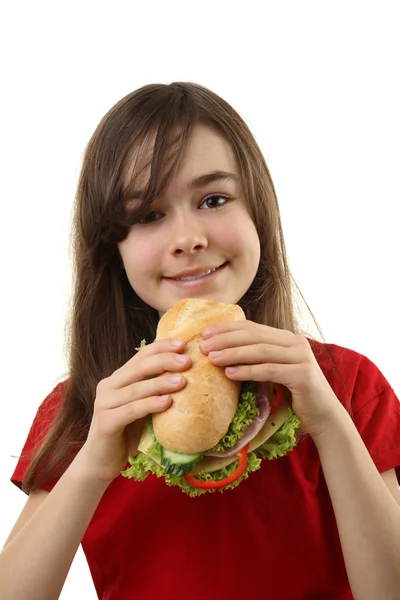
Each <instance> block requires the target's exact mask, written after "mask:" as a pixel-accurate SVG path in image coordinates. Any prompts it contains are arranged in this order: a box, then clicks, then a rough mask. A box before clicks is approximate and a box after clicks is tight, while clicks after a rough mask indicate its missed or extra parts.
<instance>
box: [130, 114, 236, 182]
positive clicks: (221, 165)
mask: <svg viewBox="0 0 400 600" xmlns="http://www.w3.org/2000/svg"><path fill="white" fill-rule="evenodd" d="M154 142H155V134H154V133H153V134H151V135H150V136H148V138H147V140H145V141H144V142H143V144H142V145H141V147H140V148H136V149H134V150H133V152H132V154H131V156H130V159H129V162H128V164H127V169H126V172H125V178H124V183H125V186H126V187H130V186H131V184H132V183H133V180H134V186H133V187H134V188H135V189H138V188H140V189H144V188H145V187H146V185H147V183H148V181H149V177H150V165H151V161H152V157H153V150H154ZM178 143H179V139H178V140H177V142H176V144H171V147H170V149H168V152H167V153H166V159H167V160H166V164H163V165H162V166H161V171H162V172H161V177H163V176H164V175H165V173H167V171H168V169H169V168H170V166H171V164H172V161H173V159H174V156H175V154H176V151H177V144H178ZM213 171H226V172H230V173H236V174H238V169H237V164H236V160H235V156H234V153H233V151H232V148H231V146H230V144H229V143H228V141H227V140H226V139H225V138H224V137H223V136H221V135H220V134H219V133H218V132H216V131H215V130H213V129H212V128H210V127H208V126H205V125H200V124H199V125H196V126H195V127H194V128H193V131H192V133H191V135H190V137H189V139H188V141H187V144H186V146H185V148H184V150H183V154H182V156H181V159H180V160H179V163H178V164H177V165H176V167H175V170H174V172H173V173H172V181H171V183H172V182H173V183H174V184H176V185H179V186H184V187H189V184H190V182H191V181H192V180H193V179H195V178H196V177H200V176H201V175H203V174H205V173H211V172H213Z"/></svg>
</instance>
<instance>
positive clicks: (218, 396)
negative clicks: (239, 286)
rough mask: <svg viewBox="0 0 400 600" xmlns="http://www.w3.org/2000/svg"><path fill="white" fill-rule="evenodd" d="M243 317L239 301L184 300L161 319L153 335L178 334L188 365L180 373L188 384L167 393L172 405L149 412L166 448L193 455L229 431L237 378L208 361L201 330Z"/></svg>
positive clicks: (160, 336)
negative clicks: (186, 368)
mask: <svg viewBox="0 0 400 600" xmlns="http://www.w3.org/2000/svg"><path fill="white" fill-rule="evenodd" d="M244 319H246V317H245V314H244V312H243V310H242V309H241V308H240V306H238V305H237V304H224V303H222V302H215V301H213V300H199V299H193V298H190V299H185V300H181V301H180V302H177V303H176V304H174V305H173V306H172V307H171V308H170V309H169V310H168V311H167V312H166V313H165V314H164V315H163V316H162V317H161V319H160V321H159V323H158V327H157V340H160V339H164V338H180V339H183V340H184V341H185V342H186V350H185V354H188V355H189V356H190V358H191V359H192V366H191V367H190V369H188V370H187V371H185V372H184V376H185V378H186V380H187V383H186V386H185V387H184V388H183V389H182V390H180V391H178V392H176V393H174V394H171V397H172V404H171V406H170V407H169V408H168V409H167V410H165V411H164V412H162V413H156V414H153V428H154V434H155V436H156V438H157V440H158V441H159V442H160V444H161V445H162V446H164V448H166V449H167V450H172V451H175V452H182V453H184V454H194V453H197V452H203V451H205V450H209V449H210V448H212V447H213V446H215V444H217V443H218V442H219V440H220V439H221V438H222V437H223V436H224V435H225V433H226V432H227V431H228V427H229V425H230V423H231V421H232V419H233V417H234V415H235V412H236V409H237V405H238V400H239V394H240V387H241V383H240V382H236V381H231V380H230V379H228V378H227V377H226V375H225V373H224V369H222V368H220V367H215V366H214V365H212V364H211V363H210V362H209V360H208V358H207V356H205V355H204V354H203V353H202V352H201V350H200V348H199V341H200V339H201V335H200V334H201V332H202V330H203V329H205V328H206V327H209V326H210V325H214V324H216V323H220V322H223V321H241V320H244Z"/></svg>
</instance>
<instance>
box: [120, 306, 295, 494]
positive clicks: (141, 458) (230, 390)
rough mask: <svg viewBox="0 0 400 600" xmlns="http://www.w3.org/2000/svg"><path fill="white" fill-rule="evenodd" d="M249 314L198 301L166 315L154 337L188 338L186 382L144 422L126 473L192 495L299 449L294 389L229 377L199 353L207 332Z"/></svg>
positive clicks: (226, 484)
mask: <svg viewBox="0 0 400 600" xmlns="http://www.w3.org/2000/svg"><path fill="white" fill-rule="evenodd" d="M245 318H246V317H245V314H244V312H243V310H242V309H241V308H240V306H238V305H236V304H225V303H222V302H215V301H212V300H201V299H193V298H190V299H184V300H180V301H179V302H177V303H175V304H174V305H173V306H172V307H171V308H170V309H169V310H168V311H167V312H166V313H165V314H164V315H163V316H162V317H161V319H160V321H159V323H158V327H157V334H156V339H157V340H159V339H164V338H180V339H183V340H184V341H185V342H186V347H185V353H187V354H188V355H189V356H190V358H191V360H192V364H191V367H190V368H189V369H187V370H186V371H184V373H183V374H184V376H185V378H186V380H187V383H186V386H185V387H184V388H183V389H182V390H179V391H178V392H175V393H173V394H171V397H172V404H171V405H170V407H169V408H167V409H166V410H165V411H163V412H161V413H156V414H153V415H150V416H149V417H147V418H146V419H145V421H144V427H143V432H142V435H141V438H140V441H139V443H138V446H137V454H136V456H135V457H132V456H129V459H128V460H129V465H130V466H129V467H128V468H127V469H126V470H125V471H123V472H122V473H121V474H122V475H123V476H124V477H127V478H133V479H134V480H136V481H143V480H144V479H145V478H146V477H147V476H148V475H149V474H150V473H153V474H155V475H157V476H158V477H164V478H165V481H166V483H167V485H176V486H179V487H180V488H181V490H182V491H183V492H185V493H187V494H189V495H190V496H192V497H194V496H199V495H202V494H205V493H207V492H214V491H216V490H219V491H225V490H228V489H232V488H234V487H236V486H237V485H239V484H240V483H241V482H242V481H243V480H244V479H246V478H247V477H248V476H249V475H250V473H252V472H253V471H256V470H257V469H259V468H260V467H261V462H262V460H263V459H266V458H268V459H275V458H278V457H282V456H284V455H286V454H287V453H288V452H289V451H290V450H292V449H293V448H294V446H295V445H296V430H297V429H298V428H299V426H300V420H299V419H298V417H297V416H296V415H295V414H294V412H293V410H292V408H291V402H290V400H291V395H290V392H289V390H288V389H287V388H285V387H284V386H282V385H278V384H274V383H271V382H266V383H256V382H252V381H249V382H245V383H242V382H237V381H232V380H230V379H229V378H228V377H226V375H225V371H224V369H223V368H221V367H216V366H214V365H212V364H211V363H210V362H209V360H208V357H207V356H206V355H204V354H203V353H202V352H201V350H200V347H199V342H200V340H201V332H202V330H203V329H205V328H206V327H209V326H211V325H214V324H216V323H220V322H224V321H240V320H243V319H245Z"/></svg>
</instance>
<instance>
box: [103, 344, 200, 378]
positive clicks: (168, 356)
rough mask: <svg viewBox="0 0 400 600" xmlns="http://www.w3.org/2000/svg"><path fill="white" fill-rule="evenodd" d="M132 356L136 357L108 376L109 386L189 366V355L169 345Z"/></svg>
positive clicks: (181, 369) (180, 369)
mask: <svg viewBox="0 0 400 600" xmlns="http://www.w3.org/2000/svg"><path fill="white" fill-rule="evenodd" d="M140 352H142V350H141V351H140ZM180 352H182V350H181V351H180ZM134 358H136V360H135V361H133V360H129V361H128V362H127V363H125V364H124V365H123V366H122V367H120V368H119V369H117V370H116V371H114V373H113V374H112V375H111V377H110V378H109V382H108V383H109V385H110V387H112V388H114V389H120V388H122V387H125V386H126V385H130V384H132V383H135V382H137V381H142V380H143V379H146V378H148V377H156V376H157V375H161V374H162V373H165V372H166V371H174V372H175V371H178V372H179V371H185V370H186V369H188V368H189V367H190V366H191V360H190V358H189V356H187V355H185V354H181V353H179V352H171V347H168V346H165V345H163V346H161V350H158V351H157V352H153V353H146V354H145V353H143V356H135V357H134Z"/></svg>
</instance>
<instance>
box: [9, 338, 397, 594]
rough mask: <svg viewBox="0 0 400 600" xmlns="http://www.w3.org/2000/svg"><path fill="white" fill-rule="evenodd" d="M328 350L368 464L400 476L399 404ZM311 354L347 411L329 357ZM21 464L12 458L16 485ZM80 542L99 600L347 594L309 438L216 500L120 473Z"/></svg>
mask: <svg viewBox="0 0 400 600" xmlns="http://www.w3.org/2000/svg"><path fill="white" fill-rule="evenodd" d="M313 344H315V347H318V343H315V342H313ZM331 348H332V351H333V352H334V355H335V358H336V360H337V361H338V364H339V368H340V371H341V373H342V375H343V377H344V379H345V381H346V384H347V390H348V395H349V397H351V398H352V405H353V409H352V411H353V420H354V422H355V424H356V427H357V429H358V431H359V433H360V435H361V437H362V439H363V440H364V443H365V445H366V447H367V448H368V451H369V452H370V454H371V456H372V458H373V460H374V463H375V465H376V467H377V469H378V470H379V471H380V472H384V471H387V470H389V469H392V468H394V467H396V469H397V476H398V479H399V480H400V468H399V465H400V435H399V432H400V403H399V401H398V399H397V398H396V396H395V394H394V392H393V390H392V389H391V387H390V385H389V383H388V382H387V380H386V379H385V377H384V376H383V375H382V373H381V372H380V371H379V369H378V368H377V367H376V366H375V365H374V364H373V363H372V362H371V361H370V360H369V359H368V358H366V357H365V356H362V355H360V354H358V353H356V352H354V351H352V350H348V349H346V348H342V347H340V346H335V345H331ZM317 359H318V362H319V364H320V366H321V368H322V370H323V372H324V374H325V376H326V378H327V379H328V381H329V383H330V385H331V386H332V388H333V390H334V391H335V393H336V395H337V396H338V398H339V399H340V401H341V402H343V403H344V404H345V406H346V408H347V409H348V408H349V407H348V403H347V402H346V401H345V400H344V397H345V396H344V392H343V387H342V385H341V383H340V382H339V380H338V378H337V375H336V374H335V372H334V371H333V369H332V368H331V366H330V364H329V362H328V360H327V359H326V358H320V357H317ZM62 388H63V386H62V384H60V385H59V386H57V388H55V390H54V391H53V393H52V394H50V396H49V397H48V398H47V399H46V400H45V401H44V403H43V404H42V406H41V408H40V409H39V411H38V415H37V416H36V419H35V421H34V423H33V426H32V429H31V432H30V434H29V436H28V439H27V442H26V444H25V447H24V450H27V449H29V448H31V447H32V446H33V445H34V444H35V437H36V435H37V432H38V431H39V430H41V429H42V428H43V427H45V423H46V418H47V417H46V415H47V414H48V411H49V410H53V409H54V407H55V406H56V405H57V402H58V401H59V399H60V395H61V394H62ZM25 469H26V464H24V463H23V462H22V461H20V462H19V463H18V464H17V467H16V469H15V472H14V474H13V476H12V481H13V482H14V483H15V484H17V485H20V482H21V480H22V478H23V475H24V472H25ZM47 489H48V490H50V489H51V485H49V486H48V487H47ZM382 516H383V515H382ZM82 546H83V550H84V552H85V555H86V558H87V561H88V564H89V567H90V570H91V573H92V577H93V581H94V584H95V587H96V590H97V593H98V596H99V598H101V599H102V600H128V599H131V598H135V600H154V599H155V598H159V597H161V598H165V599H166V600H187V599H188V598H190V599H191V600H214V599H218V600H235V599H238V600H243V599H245V598H274V599H276V598H280V599H281V600H306V599H309V600H311V599H314V600H322V599H324V600H328V599H335V600H351V599H352V598H353V596H352V594H351V591H350V588H349V583H348V580H347V576H346V571H345V566H344V561H343V556H342V552H341V547H340V543H339V537H338V532H337V528H336V523H335V516H334V513H333V510H332V505H331V501H330V497H329V494H328V490H327V487H326V483H325V479H324V475H323V472H322V469H321V464H320V461H319V456H318V453H317V450H316V448H315V445H314V444H313V442H312V440H311V439H310V438H309V437H308V436H305V437H304V438H303V440H302V441H301V442H300V443H299V444H298V446H297V447H296V448H295V449H294V450H293V451H292V452H290V453H289V454H288V455H287V456H285V457H283V458H278V459H276V460H272V461H268V460H264V461H263V462H262V467H261V469H260V470H259V471H256V472H255V473H252V474H251V475H250V477H249V478H248V479H247V480H246V481H244V482H242V483H241V484H240V485H239V486H238V487H237V488H235V489H234V490H228V491H226V492H224V493H222V494H221V493H219V492H215V493H212V494H205V495H203V496H200V497H197V498H190V497H189V496H187V495H186V494H184V493H182V492H181V491H180V489H179V488H176V487H168V486H167V485H166V484H165V483H164V480H163V479H162V478H160V479H158V478H157V477H156V476H154V475H150V476H149V477H148V478H147V479H146V480H145V481H144V482H134V481H133V480H128V479H125V478H123V477H118V478H117V479H115V480H114V481H113V482H112V483H111V485H110V486H109V487H108V489H107V490H106V492H105V494H104V496H103V497H102V499H101V501H100V503H99V506H98V508H97V510H96V512H95V514H94V516H93V518H92V521H91V523H90V525H89V527H88V529H87V531H86V533H85V535H84V537H83V540H82Z"/></svg>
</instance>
